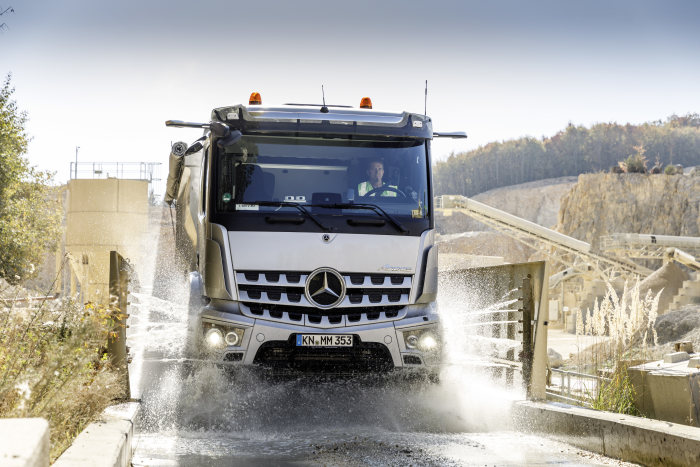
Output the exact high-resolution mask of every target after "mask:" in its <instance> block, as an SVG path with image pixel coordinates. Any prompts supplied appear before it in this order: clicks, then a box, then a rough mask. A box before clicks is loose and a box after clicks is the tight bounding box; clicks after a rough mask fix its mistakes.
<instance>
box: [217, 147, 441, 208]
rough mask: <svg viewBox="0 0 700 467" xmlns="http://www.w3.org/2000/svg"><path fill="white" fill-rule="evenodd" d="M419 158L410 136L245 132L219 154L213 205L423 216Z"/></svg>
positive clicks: (424, 187)
mask: <svg viewBox="0 0 700 467" xmlns="http://www.w3.org/2000/svg"><path fill="white" fill-rule="evenodd" d="M426 159H427V154H426V146H425V141H422V140H415V139H412V140H393V141H391V140H390V141H387V140H386V139H383V140H380V139H368V138H366V137H358V136H354V137H353V138H352V139H349V138H347V137H345V138H292V137H279V136H244V137H243V138H241V140H239V142H238V143H236V144H235V145H233V146H230V147H228V148H226V149H225V150H220V152H219V156H218V160H217V184H216V191H217V193H216V207H217V211H219V212H234V211H264V212H266V213H269V212H271V211H284V212H288V211H289V212H296V210H297V208H295V207H293V206H291V204H292V203H294V204H299V205H302V206H308V207H309V208H310V209H311V210H312V212H316V213H318V214H340V213H342V214H344V215H346V214H349V215H353V216H355V215H361V216H377V214H376V213H375V212H374V211H372V210H371V209H370V210H368V209H366V207H364V208H359V207H358V209H352V207H351V206H348V204H365V205H367V204H373V205H376V206H379V207H380V208H381V210H383V211H385V212H386V213H388V214H389V215H391V216H394V217H405V216H408V217H409V218H413V219H416V218H425V217H426V216H428V212H427V201H428V196H429V192H428V173H427V168H426ZM341 204H342V206H341ZM319 205H336V208H337V211H334V210H333V209H328V208H323V207H320V206H319ZM329 211H330V212H329Z"/></svg>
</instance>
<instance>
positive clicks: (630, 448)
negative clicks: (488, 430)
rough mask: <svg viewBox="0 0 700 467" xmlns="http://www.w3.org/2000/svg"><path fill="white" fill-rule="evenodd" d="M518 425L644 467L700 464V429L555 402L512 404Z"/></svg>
mask: <svg viewBox="0 0 700 467" xmlns="http://www.w3.org/2000/svg"><path fill="white" fill-rule="evenodd" d="M513 417H514V424H515V427H516V428H517V429H519V430H521V431H526V432H532V433H541V434H545V435H548V436H549V437H552V438H556V439H558V440H560V441H563V442H565V443H568V444H571V445H573V446H577V447H580V448H582V449H586V450H589V451H593V452H597V453H599V454H603V455H605V456H608V457H613V458H616V459H621V460H624V461H628V462H637V463H640V464H644V465H663V466H672V465H677V466H689V465H700V428H695V427H690V426H686V425H679V424H676V423H671V422H664V421H660V420H651V419H647V418H640V417H633V416H630V415H621V414H615V413H610V412H601V411H597V410H592V409H586V408H582V407H574V406H571V405H567V404H560V403H555V402H530V401H522V402H517V403H515V404H514V407H513Z"/></svg>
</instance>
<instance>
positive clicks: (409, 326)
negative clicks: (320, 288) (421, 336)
mask: <svg viewBox="0 0 700 467" xmlns="http://www.w3.org/2000/svg"><path fill="white" fill-rule="evenodd" d="M217 305H220V304H210V305H208V306H207V307H205V308H204V309H203V310H202V313H201V314H200V321H201V325H200V326H199V327H198V328H199V329H200V330H203V329H206V328H207V327H211V326H221V327H222V328H226V329H232V328H237V329H242V331H243V333H242V335H243V337H242V339H240V342H238V343H237V344H236V345H235V346H231V345H226V344H225V343H223V344H221V345H220V346H218V347H216V348H208V346H207V343H206V342H205V341H203V340H202V346H203V349H204V350H206V353H207V354H208V356H209V358H211V359H212V360H217V361H225V362H230V363H233V364H239V365H257V366H264V367H274V368H278V369H280V368H281V369H288V370H302V371H303V370H310V371H313V370H316V369H322V370H327V369H331V370H333V371H338V372H358V371H372V372H383V371H390V370H394V369H401V368H403V369H412V370H427V371H430V372H436V371H437V370H438V368H439V365H440V361H441V355H442V345H441V343H442V339H441V334H442V333H441V329H440V323H439V320H438V315H437V313H436V310H435V305H434V304H430V305H422V306H418V305H412V306H409V307H407V308H408V309H409V311H408V313H406V316H405V317H404V318H403V319H399V320H395V321H384V322H378V323H371V324H362V325H357V326H341V327H334V328H322V327H313V326H305V325H295V324H290V323H282V322H275V321H268V320H264V319H256V318H250V317H247V316H244V315H242V314H238V313H235V307H233V306H231V305H232V304H231V303H230V302H229V304H228V305H229V306H226V307H222V306H217ZM222 309H223V310H222ZM416 330H421V331H422V332H428V333H430V335H432V336H434V337H435V341H436V343H437V345H436V346H434V347H433V348H431V349H430V350H426V349H420V348H411V345H410V343H407V342H406V341H405V339H404V337H405V336H408V335H409V334H408V333H410V332H414V331H416ZM297 334H326V335H329V334H330V335H335V334H343V335H352V336H353V346H352V347H321V348H318V347H314V348H309V347H297V346H296V338H295V337H296V335H297Z"/></svg>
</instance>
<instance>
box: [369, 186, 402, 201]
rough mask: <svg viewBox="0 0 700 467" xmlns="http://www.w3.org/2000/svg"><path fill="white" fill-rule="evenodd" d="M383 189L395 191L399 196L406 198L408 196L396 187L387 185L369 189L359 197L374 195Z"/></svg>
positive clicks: (383, 190)
mask: <svg viewBox="0 0 700 467" xmlns="http://www.w3.org/2000/svg"><path fill="white" fill-rule="evenodd" d="M385 191H392V192H394V193H396V194H397V195H400V196H401V198H403V199H408V196H406V193H404V192H403V191H401V190H399V189H398V188H394V187H393V186H389V185H386V186H380V187H379V188H375V189H374V190H370V191H368V192H367V193H365V194H364V195H362V196H360V198H368V197H370V196H376V195H378V194H379V193H383V192H385Z"/></svg>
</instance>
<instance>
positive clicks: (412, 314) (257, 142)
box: [165, 93, 466, 373]
mask: <svg viewBox="0 0 700 467" xmlns="http://www.w3.org/2000/svg"><path fill="white" fill-rule="evenodd" d="M256 94H257V93H253V95H251V102H250V104H249V105H248V106H244V105H234V106H231V107H222V108H217V109H214V110H213V111H212V114H211V121H210V122H209V123H187V122H182V121H168V122H166V124H167V125H169V126H179V127H201V128H203V129H204V136H203V137H202V138H200V139H199V140H197V141H196V142H195V143H194V144H193V145H191V146H189V147H188V146H187V145H186V144H184V143H176V144H175V145H174V146H173V148H172V152H171V155H170V174H169V177H168V187H167V189H168V191H167V194H166V198H165V201H166V202H168V203H173V201H176V206H177V229H176V237H177V238H176V242H177V247H178V251H179V252H180V254H181V255H182V257H183V258H184V259H185V264H187V265H188V267H189V270H190V271H191V273H190V280H191V290H192V295H193V296H194V297H196V298H197V300H194V301H192V300H191V302H192V303H194V305H193V306H196V307H197V310H196V313H197V315H198V319H199V321H200V324H199V329H200V331H201V338H202V339H201V342H202V345H204V346H205V347H206V348H207V350H208V354H209V355H212V356H213V358H215V359H220V360H222V361H224V362H229V363H231V364H237V365H259V366H264V367H273V368H275V369H282V370H291V371H297V370H314V371H315V370H331V371H334V372H343V373H345V372H348V373H351V372H362V371H373V372H374V371H377V372H383V371H394V370H399V369H406V368H412V369H421V370H424V371H426V372H428V373H436V372H437V371H438V367H439V364H440V360H441V358H440V356H441V329H440V320H439V314H438V311H437V306H436V296H437V247H436V246H435V225H434V222H435V221H434V215H433V210H432V207H433V206H432V200H433V193H432V181H431V171H430V142H431V139H432V138H433V136H434V134H433V130H432V122H431V120H430V118H428V117H427V116H425V115H421V114H414V113H407V112H401V113H390V112H380V111H375V110H371V103H369V104H368V103H367V101H368V99H366V98H365V99H366V100H365V99H363V101H362V104H363V105H362V107H364V108H359V109H358V108H350V107H346V106H326V105H300V104H290V105H282V106H271V107H265V106H263V105H261V104H260V101H261V99H260V96H259V95H256ZM367 107H369V108H367ZM443 135H446V134H443ZM435 136H437V134H436V135H435ZM446 136H452V137H466V135H464V134H463V133H461V134H459V133H455V134H449V135H446ZM199 297H201V301H200V300H199Z"/></svg>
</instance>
